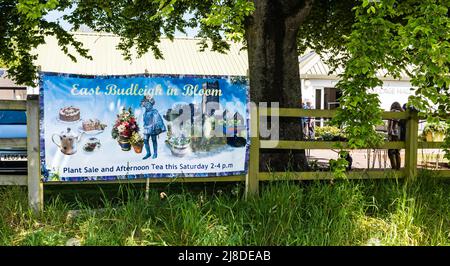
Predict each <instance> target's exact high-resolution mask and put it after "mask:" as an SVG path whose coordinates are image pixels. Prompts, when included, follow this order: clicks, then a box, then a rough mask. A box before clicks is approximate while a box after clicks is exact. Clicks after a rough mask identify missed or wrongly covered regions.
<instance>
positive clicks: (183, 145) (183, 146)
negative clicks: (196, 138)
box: [168, 136, 191, 156]
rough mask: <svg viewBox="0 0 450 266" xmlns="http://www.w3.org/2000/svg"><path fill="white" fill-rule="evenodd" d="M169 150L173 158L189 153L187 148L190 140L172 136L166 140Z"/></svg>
mask: <svg viewBox="0 0 450 266" xmlns="http://www.w3.org/2000/svg"><path fill="white" fill-rule="evenodd" d="M168 144H169V147H170V150H171V152H172V154H173V155H175V156H184V155H186V154H187V153H188V152H189V146H190V144H191V139H190V138H187V137H185V136H181V137H175V136H172V137H171V138H170V139H169V140H168Z"/></svg>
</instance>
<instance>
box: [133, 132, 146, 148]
mask: <svg viewBox="0 0 450 266" xmlns="http://www.w3.org/2000/svg"><path fill="white" fill-rule="evenodd" d="M130 143H131V145H133V146H142V145H143V144H144V139H143V138H142V136H141V135H139V133H138V132H137V131H135V132H133V134H132V135H131V139H130Z"/></svg>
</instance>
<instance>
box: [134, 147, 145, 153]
mask: <svg viewBox="0 0 450 266" xmlns="http://www.w3.org/2000/svg"><path fill="white" fill-rule="evenodd" d="M142 147H144V145H133V149H134V152H136V153H141V152H142Z"/></svg>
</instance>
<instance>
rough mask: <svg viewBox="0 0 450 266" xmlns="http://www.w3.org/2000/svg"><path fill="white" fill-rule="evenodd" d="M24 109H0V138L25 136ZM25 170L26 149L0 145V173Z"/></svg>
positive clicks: (25, 119)
mask: <svg viewBox="0 0 450 266" xmlns="http://www.w3.org/2000/svg"><path fill="white" fill-rule="evenodd" d="M26 124H27V118H26V113H25V111H0V139H4V138H24V139H26V137H27V125H26ZM26 170H27V151H26V149H18V148H10V147H7V146H6V145H2V146H0V174H24V173H26Z"/></svg>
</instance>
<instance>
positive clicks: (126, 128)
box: [111, 108, 139, 139]
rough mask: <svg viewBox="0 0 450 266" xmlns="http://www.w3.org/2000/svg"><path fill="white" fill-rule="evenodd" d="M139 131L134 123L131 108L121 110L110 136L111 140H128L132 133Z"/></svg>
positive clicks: (134, 118)
mask: <svg viewBox="0 0 450 266" xmlns="http://www.w3.org/2000/svg"><path fill="white" fill-rule="evenodd" d="M138 131H139V126H138V124H137V123H136V117H135V116H134V114H133V111H132V110H131V108H128V110H127V109H125V108H123V109H122V112H121V113H120V114H118V115H117V119H116V122H115V123H114V126H113V129H112V132H111V135H112V137H113V139H117V138H120V139H129V138H130V137H131V136H132V135H133V133H134V132H138Z"/></svg>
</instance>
